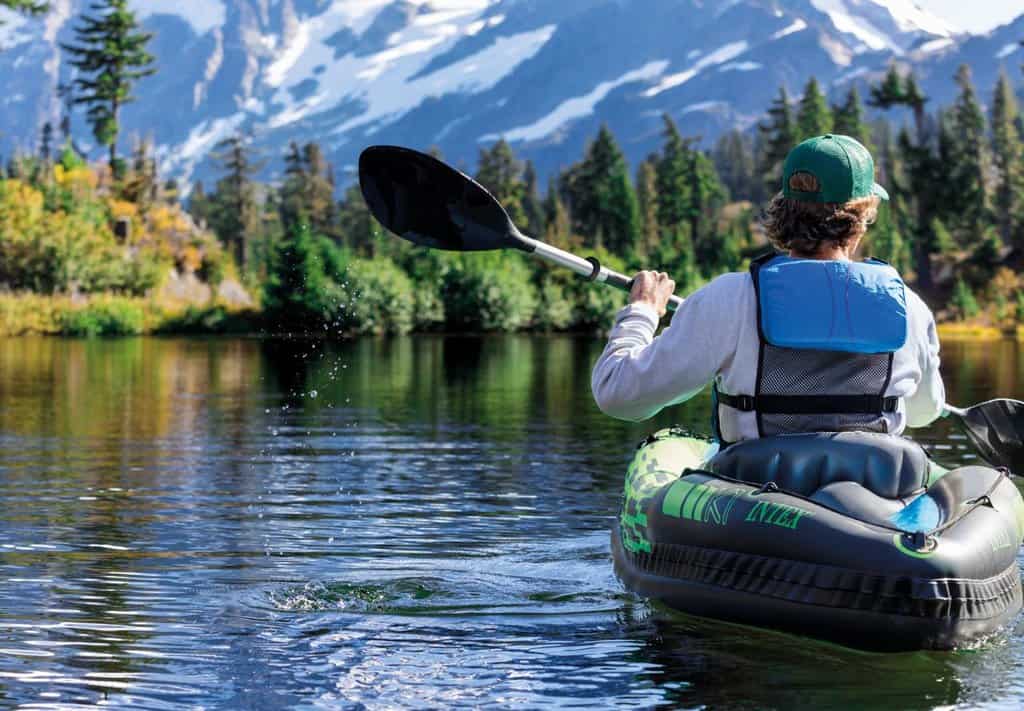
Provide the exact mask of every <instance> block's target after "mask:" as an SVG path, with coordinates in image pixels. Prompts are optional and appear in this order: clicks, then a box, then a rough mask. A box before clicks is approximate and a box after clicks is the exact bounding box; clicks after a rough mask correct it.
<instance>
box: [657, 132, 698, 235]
mask: <svg viewBox="0 0 1024 711" xmlns="http://www.w3.org/2000/svg"><path fill="white" fill-rule="evenodd" d="M662 121H663V122H664V126H665V128H664V141H665V142H664V144H663V146H662V149H661V155H660V156H659V157H658V165H657V169H656V176H655V187H656V188H657V205H658V209H657V217H658V225H659V226H660V227H661V230H662V233H663V234H664V233H665V232H666V231H667V232H671V233H673V234H676V233H678V231H679V229H680V228H681V227H682V226H683V225H689V218H690V204H691V196H690V190H691V187H692V186H691V184H690V180H689V169H690V142H689V141H687V140H684V139H683V137H682V136H681V135H680V133H679V128H678V127H677V126H676V124H675V121H673V120H672V118H671V117H670V116H669V115H668V114H666V115H665V116H663V117H662Z"/></svg>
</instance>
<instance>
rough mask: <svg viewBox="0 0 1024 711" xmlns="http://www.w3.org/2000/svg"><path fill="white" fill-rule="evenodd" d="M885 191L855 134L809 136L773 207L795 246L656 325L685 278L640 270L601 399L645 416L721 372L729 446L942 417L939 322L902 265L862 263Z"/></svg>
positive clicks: (622, 413) (598, 377) (774, 235)
mask: <svg viewBox="0 0 1024 711" xmlns="http://www.w3.org/2000/svg"><path fill="white" fill-rule="evenodd" d="M881 199H888V195H887V194H886V192H885V190H884V189H883V188H882V187H881V186H880V185H878V184H877V183H875V175H874V161H873V160H872V158H871V155H870V154H869V153H868V151H867V149H865V148H864V146H862V145H861V144H860V143H858V142H857V141H856V140H854V139H853V138H850V137H848V136H836V135H826V136H819V137H816V138H812V139H809V140H807V141H804V142H803V143H801V144H800V145H798V146H797V147H796V148H794V149H793V150H792V151H791V152H790V154H789V155H788V156H787V158H786V161H785V164H784V166H783V188H782V192H780V193H779V194H778V195H776V196H775V198H774V199H773V200H772V201H771V204H770V205H769V206H768V208H767V210H766V212H765V217H764V228H765V231H766V232H767V234H768V237H769V238H770V240H771V242H772V244H773V245H774V246H775V247H776V248H777V249H778V250H779V251H780V252H782V253H783V254H781V255H769V256H767V257H765V258H762V259H759V260H756V261H755V263H754V264H753V265H752V266H751V271H750V273H749V274H745V273H733V274H725V275H723V276H720V277H718V278H717V279H715V280H714V281H712V282H711V283H710V284H708V285H707V286H705V287H704V288H702V289H700V290H699V291H697V292H696V293H694V294H693V295H692V296H691V297H689V298H688V299H687V300H686V301H685V303H684V304H683V306H682V307H680V308H679V310H678V311H677V312H676V313H675V315H674V316H673V318H672V323H671V326H670V327H668V328H666V329H665V330H664V331H663V332H662V333H661V335H659V336H657V337H655V335H654V334H655V330H656V329H657V327H658V321H659V318H660V317H661V316H663V315H664V314H665V309H666V304H667V301H668V298H669V296H671V294H672V292H673V290H674V289H675V282H673V281H672V280H671V279H670V278H669V277H668V276H667V275H666V274H664V273H654V272H641V273H640V274H638V275H637V277H636V281H635V283H634V286H633V290H632V293H631V294H630V304H629V305H628V306H627V307H626V308H624V309H623V310H622V311H620V312H619V314H618V315H617V316H616V319H615V325H614V328H613V329H612V332H611V334H610V338H609V341H608V346H607V348H605V350H604V353H603V354H602V355H601V358H600V360H599V361H598V362H597V365H596V366H595V367H594V372H593V377H592V383H591V384H592V389H593V393H594V398H595V400H596V401H597V404H598V406H599V407H600V408H601V410H602V411H604V412H605V413H607V414H609V415H611V416H613V417H617V418H620V419H625V420H644V419H647V418H649V417H652V416H653V415H655V414H656V413H658V412H659V411H660V410H661V409H663V408H664V407H666V406H668V405H674V404H678V403H681V402H684V401H686V400H688V399H690V398H691V397H693V396H694V395H696V394H697V393H698V392H699V391H701V390H702V389H703V388H704V387H705V386H706V385H708V384H709V383H712V384H713V387H714V396H715V401H714V404H715V408H714V409H715V421H716V429H717V432H716V434H717V435H718V438H719V439H720V440H721V441H722V442H723V444H728V443H733V442H738V441H740V440H745V439H754V438H757V437H764V436H771V435H776V434H787V433H798V432H815V431H841V430H864V431H873V432H888V433H892V434H899V433H901V432H902V431H903V430H904V428H905V427H907V426H910V427H921V426H924V425H927V424H928V423H930V422H932V421H933V420H934V419H935V418H937V417H938V416H939V415H940V414H941V412H942V408H943V404H944V402H945V390H944V388H943V384H942V378H941V376H940V374H939V342H938V337H937V335H936V330H935V320H934V318H933V317H932V314H931V312H930V311H929V310H928V307H927V306H926V305H925V304H924V302H923V301H922V300H921V299H920V297H918V296H917V294H915V293H914V292H913V291H911V290H910V289H909V288H906V287H905V285H904V284H903V282H902V280H901V279H900V277H899V275H898V274H897V273H896V271H895V270H894V269H892V267H890V266H888V265H886V264H884V263H882V262H877V261H874V260H869V261H867V262H855V261H853V256H854V254H855V253H856V252H857V249H858V247H859V245H860V242H861V239H862V237H863V236H864V234H865V233H866V231H867V227H868V225H869V224H871V223H872V222H873V221H874V219H875V217H876V215H877V209H878V204H879V200H881ZM787 255H788V256H787Z"/></svg>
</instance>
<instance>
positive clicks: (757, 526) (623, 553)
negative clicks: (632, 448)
mask: <svg viewBox="0 0 1024 711" xmlns="http://www.w3.org/2000/svg"><path fill="white" fill-rule="evenodd" d="M1022 535H1024V500H1022V499H1021V495H1020V493H1019V492H1018V490H1017V487H1016V486H1015V484H1014V483H1013V481H1012V480H1011V479H1010V477H1009V474H1008V473H1007V472H1005V471H1001V470H996V469H991V468H988V467H983V466H965V467H961V468H958V469H954V470H951V471H950V470H946V469H944V468H942V467H940V466H938V465H936V464H935V463H933V462H931V461H930V460H929V459H928V456H927V455H926V454H925V452H924V450H923V449H922V448H921V447H920V446H919V445H917V444H914V443H913V442H911V441H909V440H906V439H902V438H898V437H892V436H889V435H884V434H873V433H863V432H844V433H816V434H798V435H781V436H777V437H770V438H765V439H760V440H752V441H749V442H741V443H739V444H736V445H733V446H731V447H729V448H727V449H725V450H724V451H722V452H719V451H718V445H717V444H715V443H712V442H708V441H705V440H701V439H697V438H693V437H689V436H687V435H686V434H685V433H684V432H682V431H680V430H676V429H670V430H663V431H661V432H658V433H657V434H654V435H652V436H651V437H649V438H648V439H647V441H645V442H644V443H643V444H642V445H641V446H640V449H639V450H638V451H637V453H636V456H635V458H634V459H633V462H632V464H631V465H630V467H629V470H628V473H627V476H626V484H625V498H624V502H623V507H622V512H621V516H620V519H619V522H618V525H617V526H615V528H614V531H613V534H612V554H613V557H614V560H615V569H616V573H617V574H618V576H619V577H620V578H621V580H622V581H623V582H624V583H625V585H626V586H627V587H628V588H630V589H632V590H634V591H636V592H637V593H639V594H641V595H643V596H646V597H650V598H653V599H656V600H660V601H662V602H663V603H665V604H667V605H669V606H670V607H673V608H675V609H678V610H680V611H683V612H687V613H691V614H695V615H700V616H704V617H712V618H717V619H723V620H730V621H733V622H739V623H744V624H751V625H758V626H761V627H770V628H775V629H781V630H785V631H789V632H795V633H799V634H806V635H809V636H813V637H818V638H824V639H829V640H833V641H837V642H840V643H843V644H847V645H850V646H855V647H861V648H866V649H878V650H893V651H895V650H913V649H950V648H953V647H956V646H960V645H962V644H964V643H967V642H970V641H972V640H976V639H979V638H982V637H985V636H987V635H989V634H991V633H992V632H994V631H996V630H998V629H999V628H1000V627H1002V626H1003V625H1005V624H1006V623H1008V622H1010V621H1012V619H1013V617H1014V616H1015V615H1016V614H1017V612H1018V611H1019V610H1020V608H1021V579H1020V571H1019V569H1018V565H1017V551H1018V547H1019V545H1020V543H1021V538H1022Z"/></svg>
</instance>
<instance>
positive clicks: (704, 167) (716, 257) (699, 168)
mask: <svg viewBox="0 0 1024 711" xmlns="http://www.w3.org/2000/svg"><path fill="white" fill-rule="evenodd" d="M689 178H690V185H691V187H690V236H691V239H692V240H693V248H694V254H695V255H696V257H697V265H698V266H699V267H700V268H701V270H702V271H703V272H704V274H705V275H706V276H711V275H712V274H714V273H715V272H717V271H718V270H719V269H721V268H722V267H727V266H728V264H727V262H728V261H729V260H728V255H726V254H725V253H724V250H723V247H724V244H723V241H722V235H720V234H719V233H718V226H717V224H716V218H717V216H718V213H719V211H720V210H721V208H722V205H723V204H724V203H725V198H726V193H725V189H724V188H723V187H722V183H721V182H720V181H719V179H718V173H717V172H716V171H715V166H714V165H713V164H712V162H711V159H710V158H708V157H707V156H706V155H705V154H704V153H702V152H701V151H698V150H691V151H690V170H689Z"/></svg>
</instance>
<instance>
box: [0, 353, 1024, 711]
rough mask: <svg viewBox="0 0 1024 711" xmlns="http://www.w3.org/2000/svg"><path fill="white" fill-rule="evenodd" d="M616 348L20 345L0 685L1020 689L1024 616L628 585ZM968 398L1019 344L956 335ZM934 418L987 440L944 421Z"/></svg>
mask: <svg viewBox="0 0 1024 711" xmlns="http://www.w3.org/2000/svg"><path fill="white" fill-rule="evenodd" d="M600 347H601V344H600V343H598V342H596V341H593V340H589V339H579V338H571V337H557V338H538V337H495V338H484V339H477V338H454V337H418V338H407V339H399V340H389V341H374V340H364V341H360V342H357V343H353V344H347V345H339V346H330V347H328V346H324V345H323V344H319V343H315V342H308V343H298V344H296V343H290V344H288V343H285V344H282V343H268V342H260V341H254V340H161V339H134V340H121V341H106V342H103V341H98V342H91V343H90V342H77V341H60V340H46V339H17V340H6V341H0V444H2V447H3V459H2V460H0V707H2V708H8V707H25V708H74V707H77V706H78V705H82V706H86V705H89V706H91V705H94V704H96V703H98V702H103V703H104V704H105V705H110V706H116V707H123V708H132V709H146V708H153V709H167V708H200V707H201V708H245V709H277V708H351V707H373V708H381V707H385V708H398V707H428V708H436V707H445V706H454V705H460V706H498V707H537V706H575V707H584V708H607V707H613V706H614V707H617V708H630V707H652V706H658V705H665V706H675V707H701V706H706V707H712V708H757V709H762V708H781V709H785V708H857V709H859V708H874V707H877V708H932V707H945V706H950V705H964V706H968V707H976V706H987V707H1006V708H1019V707H1020V706H1021V705H1022V704H1024V636H1022V635H1024V627H1022V629H1021V630H1019V631H1013V630H1010V631H1008V632H1007V633H1006V634H1004V635H1002V636H1000V637H999V638H997V639H994V640H992V641H991V642H989V643H987V644H985V645H983V646H981V647H979V648H977V649H973V650H969V651H961V652H957V653H953V654H924V653H921V654H903V655H895V656H884V655H875V654H865V653H859V652H854V651H850V650H846V649H843V648H840V647H836V646H832V645H827V644H822V643H818V642H813V641H809V640H805V639H801V638H796V637H790V636H786V635H781V634H774V633H770V632H762V631H758V630H754V629H748V628H742V627H736V626H731V625H725V624H721V623H714V622H708V621H701V620H697V619H693V618H688V617H685V616H683V615H679V614H676V613H672V612H670V611H667V610H664V609H661V608H658V607H652V606H651V605H649V604H647V603H645V602H643V601H642V600H639V599H637V598H635V597H634V596H633V595H631V594H629V593H627V592H626V591H624V590H623V588H622V586H621V585H620V584H619V583H618V581H617V580H616V579H615V578H614V576H613V574H612V569H611V560H610V556H609V535H608V532H609V527H610V524H611V522H612V519H613V516H614V514H615V513H616V510H617V507H618V503H619V494H620V489H621V485H622V476H623V473H624V469H625V465H626V463H627V461H628V459H629V457H630V453H631V450H632V448H633V446H634V444H635V443H636V441H638V440H639V439H641V438H642V437H643V436H644V435H645V434H647V433H648V432H650V431H651V430H653V429H654V428H655V427H656V426H658V425H663V424H669V423H672V422H680V423H682V424H684V425H687V426H689V427H691V428H694V429H698V430H703V431H707V427H706V425H705V423H706V421H707V418H708V400H707V398H706V397H701V398H699V399H698V400H697V401H695V402H694V403H692V404H690V405H687V406H686V407H684V408H677V409H676V410H675V411H674V412H671V413H668V414H666V415H664V416H663V417H661V418H660V419H659V421H658V422H655V423H646V424H644V425H627V424H624V423H619V422H615V421H613V420H611V419H608V418H606V417H604V416H602V415H600V414H599V413H598V412H597V410H596V408H595V407H594V405H593V404H592V401H591V399H590V394H589V374H590V367H591V364H592V362H593V361H594V359H595V358H596V356H597V354H598V352H599V350H600ZM945 359H946V360H945V366H944V367H945V372H946V375H947V379H948V381H949V383H950V385H951V388H950V389H951V391H953V392H954V393H955V394H956V399H955V402H958V403H961V404H967V403H972V402H977V401H979V400H982V399H985V398H988V397H992V396H996V395H1001V396H1009V397H1013V396H1016V397H1021V396H1024V347H1022V346H1021V345H1018V344H1017V343H1013V342H997V343H992V342H987V343H949V344H946V346H945ZM921 439H922V440H923V441H925V442H926V443H927V444H928V445H929V446H930V447H931V448H932V449H933V451H934V453H935V455H936V456H937V457H939V458H940V459H942V460H944V461H947V462H956V461H958V460H962V459H964V458H967V457H969V456H970V454H969V452H968V451H967V450H966V449H965V448H964V441H963V439H962V438H959V437H957V436H956V435H955V434H954V433H951V431H950V430H949V428H948V426H947V424H945V423H940V424H939V425H937V426H936V427H934V428H932V429H930V430H928V431H927V432H924V433H923V434H922V436H921Z"/></svg>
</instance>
